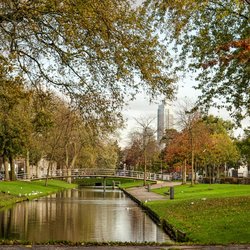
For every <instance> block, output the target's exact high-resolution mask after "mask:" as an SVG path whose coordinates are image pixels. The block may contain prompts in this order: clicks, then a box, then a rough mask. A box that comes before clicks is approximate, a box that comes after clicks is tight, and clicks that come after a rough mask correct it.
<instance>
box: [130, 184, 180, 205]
mask: <svg viewBox="0 0 250 250" xmlns="http://www.w3.org/2000/svg"><path fill="white" fill-rule="evenodd" d="M177 185H181V182H157V184H153V185H151V186H150V189H155V188H161V187H173V186H177ZM126 192H128V193H130V194H131V195H132V196H134V197H135V198H136V199H137V200H140V201H143V202H145V201H154V200H166V199H169V196H168V195H160V194H156V193H153V192H149V191H148V189H147V188H146V187H135V188H129V189H126Z"/></svg>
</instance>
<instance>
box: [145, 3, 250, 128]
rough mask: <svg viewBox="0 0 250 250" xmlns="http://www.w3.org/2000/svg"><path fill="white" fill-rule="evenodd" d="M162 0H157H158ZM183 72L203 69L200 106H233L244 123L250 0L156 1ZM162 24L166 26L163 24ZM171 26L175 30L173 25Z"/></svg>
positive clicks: (154, 5)
mask: <svg viewBox="0 0 250 250" xmlns="http://www.w3.org/2000/svg"><path fill="white" fill-rule="evenodd" d="M156 2H157V3H156ZM147 4H148V5H147V6H148V9H149V11H151V8H153V9H154V10H155V11H154V13H153V14H154V15H156V16H162V17H163V19H160V22H164V24H165V27H168V30H167V31H166V32H164V33H165V35H166V40H167V41H168V43H169V44H173V41H174V42H175V49H176V51H178V53H177V56H178V59H179V60H178V61H179V63H180V65H182V68H181V69H182V70H187V69H189V70H190V72H191V73H192V71H193V70H194V71H195V72H197V74H198V76H197V80H198V86H196V88H197V89H199V90H201V92H202V94H201V96H200V98H199V102H198V104H197V105H198V106H199V105H203V106H204V107H206V108H207V109H208V108H209V107H210V106H212V105H214V106H217V107H225V108H227V109H228V110H229V111H230V113H231V115H232V116H233V117H234V118H235V120H236V121H237V122H238V124H239V123H240V121H241V120H242V119H244V117H249V114H250V109H249V102H250V99H249V96H250V95H249V89H250V81H249V79H250V74H249V73H250V71H249V65H250V61H249V60H250V49H249V48H250V42H249V41H250V40H249V34H250V23H249V20H250V14H249V13H250V4H249V2H248V1H239V0H233V1H232V0H226V1H225V0H224V1H200V0H185V1H154V0H151V1H150V0H148V1H147ZM160 25H162V24H160ZM169 27H170V28H169Z"/></svg>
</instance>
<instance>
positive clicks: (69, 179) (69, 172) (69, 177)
mask: <svg viewBox="0 0 250 250" xmlns="http://www.w3.org/2000/svg"><path fill="white" fill-rule="evenodd" d="M67 182H68V183H69V184H71V182H72V177H71V168H68V169H67Z"/></svg>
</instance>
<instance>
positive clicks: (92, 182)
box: [73, 177, 155, 188]
mask: <svg viewBox="0 0 250 250" xmlns="http://www.w3.org/2000/svg"><path fill="white" fill-rule="evenodd" d="M73 182H74V183H76V184H77V185H79V186H90V187H91V186H92V187H93V186H102V185H104V178H103V177H96V178H94V177H91V178H79V179H75V180H74V181H73ZM147 183H148V184H153V183H155V181H147ZM105 185H106V186H119V187H121V188H129V187H142V186H143V185H144V183H143V180H135V179H129V178H119V177H117V178H115V177H112V178H105Z"/></svg>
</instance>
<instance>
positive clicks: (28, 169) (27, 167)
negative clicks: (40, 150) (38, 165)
mask: <svg viewBox="0 0 250 250" xmlns="http://www.w3.org/2000/svg"><path fill="white" fill-rule="evenodd" d="M25 165H26V179H28V180H29V179H30V152H29V150H27V152H26V164H25Z"/></svg>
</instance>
